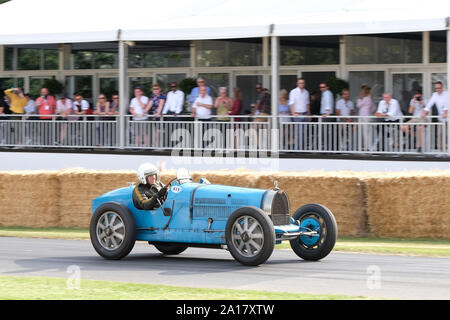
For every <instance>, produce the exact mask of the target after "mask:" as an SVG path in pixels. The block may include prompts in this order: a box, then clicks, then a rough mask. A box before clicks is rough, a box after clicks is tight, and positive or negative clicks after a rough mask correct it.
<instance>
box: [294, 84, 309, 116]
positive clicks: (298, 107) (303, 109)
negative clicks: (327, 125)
mask: <svg viewBox="0 0 450 320" xmlns="http://www.w3.org/2000/svg"><path fill="white" fill-rule="evenodd" d="M305 85H306V82H305V79H303V78H298V79H297V88H295V89H292V90H291V92H289V107H290V111H291V115H292V116H293V117H294V118H293V120H294V121H296V120H295V119H296V117H301V116H306V115H307V116H310V115H311V111H310V106H309V92H308V90H306V89H305ZM301 118H302V121H307V120H308V119H306V120H304V118H305V117H301ZM299 121H301V120H299Z"/></svg>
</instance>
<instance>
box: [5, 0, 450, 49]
mask: <svg viewBox="0 0 450 320" xmlns="http://www.w3.org/2000/svg"><path fill="white" fill-rule="evenodd" d="M449 16H450V1H448V0H435V1H432V2H427V1H423V0H395V1H393V0H377V1H373V0H362V1H361V0H341V1H332V0H323V1H320V2H315V1H311V0H308V1H307V0H276V1H275V0H208V1H204V0H189V1H186V0H170V1H167V2H164V1H155V0H76V1H71V0H11V1H9V2H7V3H5V4H2V5H0V17H1V19H0V44H3V45H8V44H10V45H11V44H43V43H75V42H101V41H117V40H129V41H139V40H148V41H151V40H200V39H225V38H249V37H265V36H294V35H344V34H370V33H390V32H414V31H417V32H420V31H433V30H446V29H447V28H448V25H447V24H448V22H447V20H448V18H447V17H449Z"/></svg>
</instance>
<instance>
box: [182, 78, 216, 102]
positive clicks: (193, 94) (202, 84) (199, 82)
mask: <svg viewBox="0 0 450 320" xmlns="http://www.w3.org/2000/svg"><path fill="white" fill-rule="evenodd" d="M197 85H198V87H195V88H193V89H192V91H191V94H190V95H189V98H188V101H189V104H190V105H192V104H193V103H194V102H195V99H197V97H198V95H199V90H200V87H205V86H206V94H207V95H208V96H211V88H210V87H208V86H207V85H206V82H205V79H203V78H201V77H200V78H198V79H197Z"/></svg>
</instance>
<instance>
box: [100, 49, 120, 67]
mask: <svg viewBox="0 0 450 320" xmlns="http://www.w3.org/2000/svg"><path fill="white" fill-rule="evenodd" d="M94 68H95V69H116V68H117V53H110V52H96V53H95V54H94Z"/></svg>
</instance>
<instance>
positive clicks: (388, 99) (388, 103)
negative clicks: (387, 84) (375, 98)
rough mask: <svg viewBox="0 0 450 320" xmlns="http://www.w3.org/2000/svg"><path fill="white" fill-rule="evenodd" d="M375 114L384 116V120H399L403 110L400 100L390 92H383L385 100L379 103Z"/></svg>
mask: <svg viewBox="0 0 450 320" xmlns="http://www.w3.org/2000/svg"><path fill="white" fill-rule="evenodd" d="M375 115H376V116H377V117H381V118H384V121H390V122H399V121H400V118H401V117H402V116H403V112H402V110H401V108H400V104H399V103H398V101H397V100H396V99H393V98H392V95H391V94H390V93H385V94H383V100H381V101H380V102H379V103H378V109H377V112H376V113H375Z"/></svg>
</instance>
